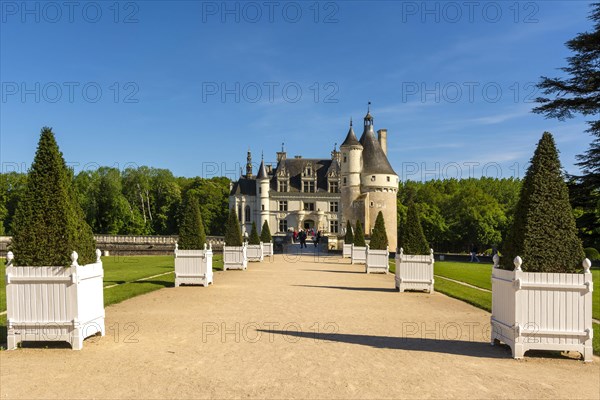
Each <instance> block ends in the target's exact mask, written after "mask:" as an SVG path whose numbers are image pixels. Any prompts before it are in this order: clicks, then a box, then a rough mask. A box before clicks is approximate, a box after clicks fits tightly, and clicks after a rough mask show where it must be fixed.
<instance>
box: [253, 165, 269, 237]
mask: <svg viewBox="0 0 600 400" xmlns="http://www.w3.org/2000/svg"><path fill="white" fill-rule="evenodd" d="M269 186H270V181H269V174H268V173H267V169H266V168H265V161H264V159H262V160H261V161H260V167H259V168H258V175H256V192H257V193H256V194H257V196H258V198H259V207H260V209H259V211H258V212H259V215H260V219H259V220H258V221H257V225H258V227H257V228H258V229H259V230H260V229H262V226H263V224H264V223H265V221H267V222H268V221H269V211H270V210H269ZM269 225H270V224H269Z"/></svg>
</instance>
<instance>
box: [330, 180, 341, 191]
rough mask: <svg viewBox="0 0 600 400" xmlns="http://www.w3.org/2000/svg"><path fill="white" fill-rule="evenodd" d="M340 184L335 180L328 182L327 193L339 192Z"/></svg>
mask: <svg viewBox="0 0 600 400" xmlns="http://www.w3.org/2000/svg"><path fill="white" fill-rule="evenodd" d="M339 191H340V185H339V183H338V182H337V181H332V182H329V193H339Z"/></svg>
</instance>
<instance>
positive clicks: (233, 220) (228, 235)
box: [225, 208, 242, 246]
mask: <svg viewBox="0 0 600 400" xmlns="http://www.w3.org/2000/svg"><path fill="white" fill-rule="evenodd" d="M225 245H226V246H241V245H242V231H241V230H240V223H239V221H238V216H237V213H236V212H235V208H232V209H231V210H230V211H229V217H228V218H227V226H226V228H225Z"/></svg>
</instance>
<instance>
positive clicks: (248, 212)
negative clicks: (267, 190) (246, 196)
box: [245, 206, 252, 222]
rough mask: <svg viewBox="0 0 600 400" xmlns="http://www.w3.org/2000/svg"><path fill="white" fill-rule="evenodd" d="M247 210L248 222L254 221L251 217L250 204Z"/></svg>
mask: <svg viewBox="0 0 600 400" xmlns="http://www.w3.org/2000/svg"><path fill="white" fill-rule="evenodd" d="M245 211H246V222H250V221H252V219H251V218H250V217H251V216H250V206H246V208H245Z"/></svg>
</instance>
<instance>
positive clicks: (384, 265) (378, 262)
mask: <svg viewBox="0 0 600 400" xmlns="http://www.w3.org/2000/svg"><path fill="white" fill-rule="evenodd" d="M389 269H390V251H389V248H386V249H385V250H372V249H370V248H369V246H367V259H366V261H365V272H366V273H367V274H370V273H378V274H387V273H388V271H389Z"/></svg>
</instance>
